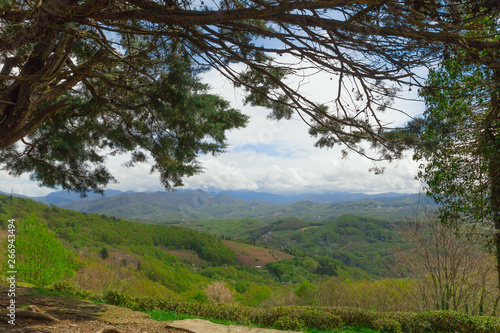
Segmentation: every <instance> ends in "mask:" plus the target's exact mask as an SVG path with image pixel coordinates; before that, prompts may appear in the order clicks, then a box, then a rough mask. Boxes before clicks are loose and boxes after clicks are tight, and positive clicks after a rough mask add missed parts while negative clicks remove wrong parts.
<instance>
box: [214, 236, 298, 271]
mask: <svg viewBox="0 0 500 333" xmlns="http://www.w3.org/2000/svg"><path fill="white" fill-rule="evenodd" d="M222 243H223V244H224V245H225V246H227V247H228V248H230V249H231V250H233V251H234V253H236V261H238V263H239V264H241V265H244V266H247V267H255V266H265V265H266V264H267V263H269V262H275V261H278V260H283V259H293V256H292V255H290V254H288V253H285V252H281V251H278V250H271V249H266V248H264V247H258V246H253V245H250V244H244V243H239V242H234V241H229V240H223V241H222Z"/></svg>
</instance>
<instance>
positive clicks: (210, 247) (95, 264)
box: [0, 195, 370, 306]
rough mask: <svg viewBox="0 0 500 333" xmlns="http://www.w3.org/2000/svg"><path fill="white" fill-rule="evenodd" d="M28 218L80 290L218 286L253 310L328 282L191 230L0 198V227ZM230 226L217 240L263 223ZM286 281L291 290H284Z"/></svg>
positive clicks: (303, 267)
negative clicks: (45, 233)
mask: <svg viewBox="0 0 500 333" xmlns="http://www.w3.org/2000/svg"><path fill="white" fill-rule="evenodd" d="M26 214H36V215H37V216H38V218H39V221H40V222H41V223H46V224H47V225H48V226H49V228H50V230H52V231H54V232H56V233H57V235H58V236H59V238H60V239H62V240H63V241H64V243H65V244H66V248H67V249H68V250H70V251H71V252H72V253H73V266H74V270H75V272H76V273H75V276H74V277H73V278H72V280H73V281H74V282H75V283H76V284H77V285H79V286H80V287H82V288H84V289H90V290H94V291H105V290H109V289H118V290H121V291H124V292H127V293H131V294H132V295H135V296H146V295H152V296H162V297H173V296H177V297H181V298H192V297H195V298H196V297H198V296H197V295H199V293H200V290H203V288H205V287H206V286H208V285H209V284H210V283H211V281H214V280H216V281H220V280H223V281H226V282H227V284H228V286H230V288H231V289H232V290H234V292H235V293H236V294H235V297H236V299H238V300H239V301H240V302H241V303H242V304H247V305H252V306H256V305H260V304H264V303H265V302H271V300H272V299H277V298H279V299H281V298H284V297H285V296H286V294H287V293H288V292H291V290H293V288H295V287H297V286H298V285H299V284H301V283H304V282H305V281H311V282H314V281H317V282H318V283H319V282H320V281H323V280H324V278H325V277H323V275H324V274H323V272H320V271H318V270H317V267H318V266H321V264H320V262H321V260H320V259H315V258H312V257H308V256H304V255H300V256H299V257H293V256H292V255H290V254H287V253H283V252H280V251H277V250H274V249H273V248H264V247H262V246H254V245H252V244H249V243H242V242H235V241H227V240H220V239H218V238H217V237H215V236H213V235H210V234H207V233H202V232H199V231H196V230H193V229H192V228H183V227H180V226H164V225H150V224H142V223H138V222H129V221H125V220H121V219H118V218H115V217H108V216H105V215H99V214H93V213H80V212H75V211H71V210H66V209H61V208H58V207H56V206H46V205H44V204H41V203H38V202H35V201H32V200H28V199H23V198H18V197H11V196H3V195H0V226H1V227H3V228H5V227H6V225H7V220H8V219H11V218H14V219H16V220H17V223H22V221H23V219H24V218H25V217H26ZM240 222H241V223H240ZM232 223H233V224H232V225H231V223H229V225H227V226H224V225H223V223H220V224H219V229H218V231H217V232H218V233H219V235H222V234H223V233H222V232H220V231H221V230H225V231H227V230H230V229H231V230H233V229H234V230H236V229H237V228H235V226H236V225H240V232H243V233H244V232H246V231H245V230H247V231H248V230H251V229H253V228H255V227H262V226H265V225H266V224H264V223H263V222H260V221H258V220H252V219H242V220H233V221H232ZM304 223H305V224H304ZM275 224H276V225H277V226H278V228H280V227H282V228H284V227H286V228H288V227H292V228H295V229H297V228H299V227H300V228H301V227H303V226H304V225H306V224H307V223H306V222H303V221H301V220H298V219H284V220H282V221H280V222H279V223H278V222H277V223H275ZM224 227H225V228H229V229H224ZM224 238H227V237H224ZM257 245H258V244H257ZM104 248H106V251H105V252H107V255H106V257H105V258H104V257H103V256H102V253H103V249H104ZM4 259H5V258H2V260H4ZM280 262H284V263H286V265H285V266H286V267H287V269H288V270H289V273H288V275H287V276H285V277H284V276H282V274H281V273H280V272H281V271H280V269H279V268H276V267H277V266H272V265H273V264H274V265H275V264H277V263H280ZM254 266H262V268H259V269H257V268H255V267H254ZM285 266H283V267H285ZM280 267H281V266H280ZM328 274H330V275H331V274H332V272H327V274H326V275H328ZM334 274H337V275H341V276H344V277H348V278H351V279H354V280H356V279H359V278H364V277H370V275H369V274H368V273H366V272H364V273H362V274H359V271H358V270H356V269H354V268H350V267H347V266H346V265H344V264H343V263H341V262H338V269H337V271H335V272H334ZM284 279H287V280H286V282H289V284H286V285H284V284H282V282H284V281H285V280H284ZM272 302H275V301H272ZM280 302H281V301H280Z"/></svg>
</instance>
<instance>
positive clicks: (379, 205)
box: [30, 190, 434, 224]
mask: <svg viewBox="0 0 500 333" xmlns="http://www.w3.org/2000/svg"><path fill="white" fill-rule="evenodd" d="M30 199H33V200H35V201H38V202H42V203H45V204H53V205H56V206H59V207H62V208H65V209H70V210H75V211H80V212H86V213H98V214H103V215H108V216H117V217H121V218H126V219H129V220H134V221H141V222H149V223H166V224H170V223H179V221H186V220H191V221H193V220H197V221H203V220H209V219H229V218H248V217H251V218H257V219H260V220H262V221H265V222H271V221H274V220H275V219H277V218H283V217H288V216H295V217H298V218H302V219H305V220H307V221H311V222H314V221H328V220H333V219H335V218H337V217H338V216H340V215H342V214H356V215H360V216H370V217H375V218H383V219H386V220H391V221H395V220H401V219H404V218H405V217H406V216H408V215H413V214H415V211H416V210H418V209H421V208H423V207H424V206H427V205H434V202H433V201H432V200H430V199H429V198H427V197H425V196H422V195H419V194H397V193H383V194H376V195H369V194H364V193H351V192H330V193H325V194H311V193H305V194H296V195H279V194H272V193H261V192H251V191H220V192H217V193H213V192H212V193H209V192H205V191H202V190H180V191H173V192H152V193H147V192H141V193H137V192H121V191H116V190H107V191H105V192H104V195H100V194H94V193H90V194H89V195H88V196H87V197H85V198H81V197H80V195H79V194H77V193H72V192H66V191H58V192H53V193H50V194H49V195H47V196H45V197H33V198H30Z"/></svg>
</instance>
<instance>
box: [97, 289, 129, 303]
mask: <svg viewBox="0 0 500 333" xmlns="http://www.w3.org/2000/svg"><path fill="white" fill-rule="evenodd" d="M102 299H103V301H104V302H106V303H107V304H111V305H117V306H124V307H129V306H133V305H134V303H136V302H134V300H133V299H132V297H130V296H129V295H127V294H124V293H122V292H119V291H117V290H108V291H107V292H106V293H104V295H103V297H102Z"/></svg>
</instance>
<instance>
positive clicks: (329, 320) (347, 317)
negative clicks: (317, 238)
mask: <svg viewBox="0 0 500 333" xmlns="http://www.w3.org/2000/svg"><path fill="white" fill-rule="evenodd" d="M53 290H54V291H57V292H63V293H65V294H73V295H75V296H79V297H85V298H90V299H94V300H99V301H102V302H106V303H108V304H113V305H118V306H124V307H128V308H131V309H133V310H138V311H151V310H164V311H171V312H175V313H179V314H186V315H192V316H197V317H201V318H212V319H219V320H225V321H232V322H236V323H240V324H242V325H250V324H252V325H256V326H262V327H271V328H276V329H285V330H302V329H317V330H324V331H326V330H334V329H337V328H342V327H345V326H354V327H365V328H370V329H373V330H375V331H378V332H384V333H500V318H497V317H486V316H471V315H468V314H464V313H459V312H453V311H429V312H423V313H410V312H375V311H368V310H362V309H355V308H344V307H299V306H293V307H276V308H271V309H258V308H250V307H241V306H233V305H226V304H210V303H197V302H195V301H181V300H176V299H163V298H157V297H137V298H133V297H130V296H128V295H126V294H123V293H120V292H118V291H108V292H106V293H104V294H103V295H93V294H91V293H89V292H87V291H81V290H80V289H79V288H78V287H76V286H75V285H74V284H72V283H69V282H58V283H56V284H55V285H54V287H53Z"/></svg>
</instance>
